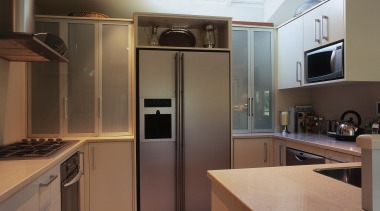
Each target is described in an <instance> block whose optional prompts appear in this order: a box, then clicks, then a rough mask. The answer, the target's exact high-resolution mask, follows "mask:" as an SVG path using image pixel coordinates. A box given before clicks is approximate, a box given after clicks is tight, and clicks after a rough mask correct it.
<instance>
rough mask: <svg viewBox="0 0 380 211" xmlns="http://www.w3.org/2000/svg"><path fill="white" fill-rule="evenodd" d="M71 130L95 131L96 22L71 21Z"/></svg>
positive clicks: (69, 116) (69, 35) (72, 131)
mask: <svg viewBox="0 0 380 211" xmlns="http://www.w3.org/2000/svg"><path fill="white" fill-rule="evenodd" d="M68 49H69V50H68V58H69V61H70V62H69V63H68V75H67V77H68V78H67V85H68V87H67V99H66V102H65V104H66V106H67V107H66V108H65V109H66V112H67V113H66V114H65V115H66V118H67V125H68V127H67V133H69V134H72V133H81V134H94V133H95V132H96V131H95V124H96V123H95V97H96V96H95V81H96V78H97V76H96V69H95V68H96V66H95V55H96V52H97V49H96V44H95V25H94V24H91V23H88V24H87V23H69V24H68Z"/></svg>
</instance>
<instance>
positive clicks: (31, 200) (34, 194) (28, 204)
mask: <svg viewBox="0 0 380 211" xmlns="http://www.w3.org/2000/svg"><path fill="white" fill-rule="evenodd" d="M59 174H60V165H57V166H55V167H53V168H52V169H50V170H49V171H47V172H46V173H44V174H43V175H42V176H40V177H38V178H37V179H35V180H34V181H32V182H31V183H30V184H28V185H27V186H26V187H24V188H23V189H21V190H20V191H19V192H17V193H16V194H15V195H13V196H11V197H10V198H9V199H7V200H6V201H5V202H3V203H1V204H0V210H4V211H8V210H9V211H39V210H53V211H60V210H61V206H60V202H61V192H60V188H61V183H60V175H59Z"/></svg>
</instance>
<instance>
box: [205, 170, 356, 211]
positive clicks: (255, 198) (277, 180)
mask: <svg viewBox="0 0 380 211" xmlns="http://www.w3.org/2000/svg"><path fill="white" fill-rule="evenodd" d="M360 165H361V163H339V164H319V165H306V166H290V167H269V168H247V169H231V170H210V171H207V176H208V178H209V179H210V180H211V182H212V186H213V188H216V190H217V191H222V192H223V194H224V197H227V198H224V200H228V201H226V203H227V204H229V205H233V206H236V207H242V208H244V209H243V210H256V209H257V210H305V206H306V207H307V210H362V209H361V189H360V188H357V187H354V186H352V185H349V184H346V183H344V182H341V181H338V180H335V179H332V178H329V177H327V176H324V175H322V174H318V173H316V172H314V171H313V169H316V168H336V167H348V166H350V167H351V166H360ZM279 175H281V177H278V176H279ZM214 186H217V187H214ZM334 197H335V198H334Z"/></svg>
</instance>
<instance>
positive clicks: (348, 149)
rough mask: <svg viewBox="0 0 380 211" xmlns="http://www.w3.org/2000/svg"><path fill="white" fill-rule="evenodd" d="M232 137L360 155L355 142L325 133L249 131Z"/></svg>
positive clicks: (359, 149)
mask: <svg viewBox="0 0 380 211" xmlns="http://www.w3.org/2000/svg"><path fill="white" fill-rule="evenodd" d="M232 136H233V138H260V137H262V138H266V137H267V138H278V139H281V140H285V141H290V142H298V143H302V144H306V145H310V146H314V147H319V148H323V149H330V150H333V151H338V152H342V153H346V154H351V155H355V156H360V155H361V148H360V147H357V146H356V143H355V142H348V141H338V140H335V138H332V137H328V136H327V135H326V134H316V133H288V134H283V133H250V134H233V135H232Z"/></svg>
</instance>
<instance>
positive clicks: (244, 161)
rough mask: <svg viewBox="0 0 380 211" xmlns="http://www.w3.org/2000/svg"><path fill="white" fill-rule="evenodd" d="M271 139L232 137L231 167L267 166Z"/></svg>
mask: <svg viewBox="0 0 380 211" xmlns="http://www.w3.org/2000/svg"><path fill="white" fill-rule="evenodd" d="M271 141H272V140H271V139H270V138H262V139H261V138H257V139H234V140H233V142H234V143H233V145H234V154H233V163H234V166H233V168H235V169H238V168H256V167H267V166H269V163H270V158H269V157H270V148H271Z"/></svg>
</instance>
